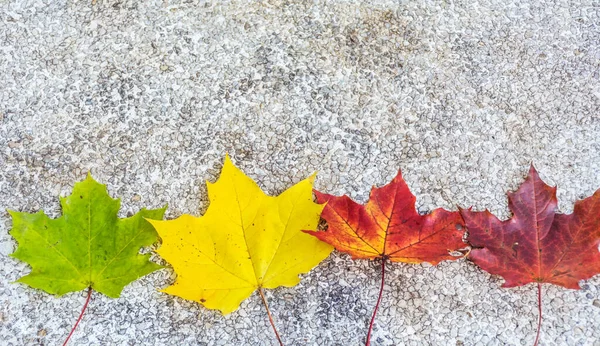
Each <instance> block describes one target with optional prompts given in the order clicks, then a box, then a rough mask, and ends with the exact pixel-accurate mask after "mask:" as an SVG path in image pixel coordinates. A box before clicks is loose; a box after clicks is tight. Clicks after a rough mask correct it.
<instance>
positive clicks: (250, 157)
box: [0, 0, 600, 346]
mask: <svg viewBox="0 0 600 346" xmlns="http://www.w3.org/2000/svg"><path fill="white" fill-rule="evenodd" d="M599 71H600V3H598V2H597V1H587V0H582V1H563V0H557V1H531V0H526V1H521V0H502V1H499V0H494V1H490V0H477V1H434V0H429V1H426V0H423V1H374V0H373V1H364V2H361V1H341V0H336V1H334V0H331V1H326V0H323V1H317V0H315V1H278V0H272V1H261V2H251V1H223V2H221V1H201V0H186V1H175V0H154V1H139V0H135V1H133V0H132V1H117V0H110V1H103V0H98V1H97V3H96V4H95V5H93V4H92V1H91V0H89V1H87V0H86V1H76V0H28V1H27V0H0V165H1V167H2V169H1V170H0V209H1V210H4V209H5V208H13V209H17V210H22V211H37V210H39V209H44V210H46V211H47V212H49V213H50V214H51V215H52V216H58V215H59V213H60V210H59V204H58V198H57V196H58V195H59V194H67V193H68V192H69V191H70V190H71V188H72V185H73V183H74V182H76V181H78V180H81V179H83V178H84V176H85V173H86V172H87V171H88V170H91V171H92V173H93V175H94V176H95V177H96V178H97V179H98V180H100V181H102V182H104V183H107V184H108V186H109V191H110V193H111V194H112V195H113V196H121V197H122V200H123V210H122V214H123V215H126V214H127V213H130V212H135V211H137V210H138V209H139V208H141V207H143V206H148V207H159V206H161V205H163V204H164V203H168V204H169V206H170V207H169V210H168V212H167V216H168V217H169V218H173V217H176V216H178V215H180V214H182V213H192V214H196V215H198V214H201V210H203V209H204V208H206V189H205V186H204V183H203V182H204V181H205V180H213V181H214V180H215V179H216V177H217V176H218V172H219V169H220V166H221V162H222V159H223V155H224V153H225V152H229V153H230V154H231V155H232V158H233V160H234V162H236V163H237V164H238V165H239V166H240V167H241V168H242V169H244V170H245V171H246V172H247V173H248V174H249V175H250V176H251V177H253V178H254V179H256V180H258V181H259V182H260V185H261V186H262V187H263V188H264V189H265V190H266V191H267V192H268V193H271V194H277V193H279V192H281V191H282V190H283V189H285V188H286V187H288V186H290V185H291V184H292V183H294V182H297V181H299V180H300V179H301V178H303V177H305V176H307V175H309V174H310V173H311V172H313V171H315V170H318V171H319V174H318V178H317V181H316V186H317V188H319V189H321V190H323V191H326V192H329V193H335V194H344V193H347V194H349V195H350V196H351V197H353V198H355V199H357V200H360V201H365V200H366V199H367V196H368V191H369V188H370V187H371V185H374V184H375V185H381V184H384V183H386V182H388V181H389V180H390V179H391V178H392V177H393V175H394V174H395V172H396V170H397V169H398V168H401V169H402V170H403V172H404V175H405V178H406V180H407V181H408V183H409V185H410V187H411V188H412V190H413V192H414V193H415V194H416V195H417V203H418V207H419V208H420V210H421V211H422V212H426V211H427V210H430V209H433V208H435V207H445V208H455V206H456V205H461V206H470V205H475V206H476V208H477V209H483V208H489V209H491V210H492V211H493V212H494V213H497V214H499V215H500V216H501V217H508V216H509V214H508V210H507V207H506V197H505V192H506V191H507V190H514V189H516V188H517V186H518V185H519V183H520V182H521V181H522V179H523V177H524V175H525V174H526V173H527V168H528V166H529V164H530V162H532V161H533V162H535V164H536V165H537V168H538V169H539V171H540V173H541V175H542V177H543V178H544V179H545V180H546V181H547V182H549V183H551V184H558V195H559V199H560V202H559V207H560V209H561V211H563V212H570V211H571V209H572V205H573V202H574V201H575V200H576V199H578V198H582V197H585V196H588V195H590V194H592V192H593V191H594V190H595V189H597V188H599V187H600V174H599V172H600V139H599V138H600V111H599V109H600V83H599V79H600V72H599ZM10 227H11V221H10V219H9V217H8V215H7V214H6V213H5V212H2V213H1V214H0V344H2V345H60V344H61V343H62V340H63V338H64V337H65V336H66V334H67V333H68V331H69V329H70V327H71V325H72V323H73V322H74V321H75V319H76V317H77V314H78V313H79V310H80V308H81V306H82V304H83V302H84V298H85V297H84V295H85V293H84V292H80V293H73V294H68V295H66V296H64V297H62V298H56V297H53V296H51V295H48V294H46V293H44V292H41V291H37V290H34V289H31V288H29V287H25V286H23V285H19V284H10V282H11V281H13V280H15V279H17V278H18V277H19V276H21V275H23V274H26V273H27V272H28V270H29V269H28V266H27V265H26V264H24V263H20V262H18V261H15V260H13V259H11V258H9V257H7V255H8V254H10V253H11V252H13V250H14V248H15V242H14V241H13V240H12V238H11V237H9V236H8V235H7V231H8V230H9V229H10ZM173 278H174V276H173V273H172V272H171V271H170V270H162V271H160V272H157V273H154V274H152V275H149V276H147V277H145V278H143V279H142V280H140V281H138V282H135V283H133V284H132V285H130V286H128V287H126V289H125V291H124V293H123V296H122V297H121V298H120V299H116V300H111V299H109V298H106V297H103V296H100V295H95V296H94V297H93V299H92V302H91V304H90V308H89V311H88V313H87V314H86V316H85V318H84V320H83V322H82V323H81V325H80V328H79V329H78V330H77V332H76V334H75V336H74V339H73V342H72V343H71V345H274V338H273V337H272V332H271V330H270V326H269V324H268V320H267V318H266V316H265V312H264V309H263V307H262V305H261V303H260V298H259V297H258V296H257V295H253V296H252V297H251V298H249V299H248V300H247V301H245V302H244V303H243V304H242V306H241V308H240V309H239V310H238V311H237V312H235V313H233V314H231V315H229V316H226V317H222V316H220V315H219V314H218V313H216V312H213V311H208V310H206V309H204V308H202V307H200V306H199V305H197V304H195V303H192V302H188V301H183V300H181V299H179V298H175V297H172V296H168V295H165V294H163V293H160V292H158V291H157V290H156V288H160V287H165V286H166V285H168V284H169V283H170V282H171V281H172V280H173ZM378 281H379V274H378V269H377V265H376V264H373V263H368V262H366V261H356V262H354V261H351V260H350V258H349V257H348V256H346V255H341V254H338V253H334V254H333V255H332V256H331V257H330V258H329V259H328V260H326V261H325V262H324V263H322V265H321V266H319V267H317V268H316V269H315V270H313V271H312V272H311V273H309V274H308V275H306V277H305V278H304V279H303V281H302V282H301V283H300V284H299V285H298V286H297V287H294V288H285V289H277V290H273V291H269V292H268V294H267V296H268V299H269V300H270V304H271V307H272V310H273V313H274V317H275V319H276V321H277V324H278V325H279V328H280V332H281V334H282V335H283V338H284V340H285V342H286V344H287V345H344V346H345V345H360V344H361V343H362V342H363V338H364V336H365V333H366V326H367V322H368V319H369V316H370V313H371V311H372V308H373V306H374V303H375V299H376V295H377V289H378V287H377V285H378ZM501 282H502V280H501V279H500V278H497V277H491V276H490V275H488V274H486V273H484V272H482V271H481V270H479V269H477V268H476V267H475V266H474V265H472V264H470V263H468V262H465V261H459V262H455V263H443V264H441V265H439V266H438V267H432V266H429V265H403V264H396V265H393V266H391V268H390V271H389V276H388V285H387V286H386V288H385V291H384V301H383V303H382V309H381V311H380V314H379V316H378V318H377V322H376V327H375V342H374V345H452V346H454V345H457V346H458V345H531V344H532V343H533V339H534V331H535V324H536V318H537V307H536V291H535V287H534V286H533V285H529V286H526V287H521V288H514V289H502V288H500V284H501ZM543 301H544V309H545V320H544V324H543V330H542V339H541V340H542V341H541V344H542V345H595V346H597V345H600V341H599V340H600V328H599V327H598V326H599V325H600V276H597V277H595V278H593V279H592V280H589V281H588V282H586V283H584V284H583V289H582V290H580V291H574V290H567V289H563V288H559V287H551V286H545V287H544V297H543Z"/></svg>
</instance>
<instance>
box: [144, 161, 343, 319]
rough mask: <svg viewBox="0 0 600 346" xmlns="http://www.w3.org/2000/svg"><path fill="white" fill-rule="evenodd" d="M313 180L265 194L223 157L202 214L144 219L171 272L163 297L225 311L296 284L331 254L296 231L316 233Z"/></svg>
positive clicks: (317, 208) (319, 212) (317, 207)
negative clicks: (256, 295) (172, 280)
mask: <svg viewBox="0 0 600 346" xmlns="http://www.w3.org/2000/svg"><path fill="white" fill-rule="evenodd" d="M313 180H314V175H313V176H311V177H309V178H308V179H305V180H303V181H301V182H299V183H298V184H296V185H294V186H292V187H291V188H289V189H288V190H286V191H285V192H283V193H282V194H281V195H279V196H278V197H271V196H267V195H266V194H265V193H263V192H262V190H261V189H260V187H259V186H258V185H257V184H256V183H255V182H254V181H253V180H252V179H250V178H249V177H247V176H246V175H244V173H243V172H242V171H240V170H239V169H238V168H237V167H235V166H234V165H233V163H232V162H231V160H230V159H229V156H226V157H225V163H224V166H223V170H222V172H221V176H220V178H219V179H218V180H217V182H215V183H214V184H211V183H207V186H208V197H209V200H210V206H209V207H208V210H207V211H206V213H205V214H204V215H203V216H202V217H194V216H191V215H182V216H181V217H179V218H178V219H175V220H170V221H153V220H150V222H151V223H152V224H153V225H154V227H155V228H156V230H157V231H158V233H159V235H160V237H161V238H162V245H161V246H160V248H159V249H158V251H157V252H158V254H159V255H160V256H161V257H162V258H164V259H165V260H166V261H167V262H169V263H170V264H171V265H172V266H173V269H174V270H175V273H177V279H176V281H175V283H174V284H173V285H172V286H170V287H167V288H166V289H165V290H164V292H166V293H168V294H172V295H176V296H179V297H182V298H184V299H188V300H193V301H196V302H198V303H200V304H202V305H204V306H205V307H207V308H209V309H218V310H220V311H221V312H222V313H223V314H228V313H230V312H232V311H234V310H236V309H237V308H238V307H239V305H240V303H241V302H242V301H243V300H244V299H246V298H248V297H249V296H250V295H251V294H252V293H253V292H254V291H255V290H257V289H258V291H259V293H260V295H261V297H262V298H263V302H264V303H265V306H266V300H265V299H264V295H263V292H262V289H263V288H276V287H280V286H287V287H291V286H294V285H296V284H297V283H298V282H299V281H300V278H299V277H298V275H299V274H301V273H306V272H308V271H310V270H311V269H312V268H313V267H314V266H316V265H317V264H318V263H319V262H321V261H322V260H323V259H325V258H326V257H327V256H328V255H329V254H330V253H331V251H332V250H333V249H332V247H331V246H329V245H327V244H325V243H322V242H320V241H318V240H317V239H315V238H314V237H311V236H309V235H307V234H305V233H303V232H302V230H303V229H315V228H316V226H317V223H318V221H319V215H320V214H321V210H322V209H323V206H321V205H318V204H315V203H314V202H313V199H312V193H311V190H312V184H313ZM267 310H268V307H267ZM269 317H270V314H269ZM273 327H274V326H273Z"/></svg>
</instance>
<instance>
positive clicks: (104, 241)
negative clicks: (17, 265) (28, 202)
mask: <svg viewBox="0 0 600 346" xmlns="http://www.w3.org/2000/svg"><path fill="white" fill-rule="evenodd" d="M60 204H61V206H62V211H63V215H62V216H61V217H59V218H57V219H51V218H49V217H48V216H47V215H46V214H44V212H43V211H39V212H37V213H35V214H30V213H22V212H16V211H9V213H10V215H11V216H12V218H13V228H12V230H11V231H10V234H11V235H12V236H13V237H14V238H15V239H16V240H17V242H18V243H19V246H18V248H17V250H16V251H15V252H14V253H13V254H12V255H11V256H12V257H14V258H17V259H19V260H21V261H24V262H27V263H29V264H30V265H31V267H32V271H31V273H30V274H28V275H26V276H24V277H22V278H20V279H19V280H17V282H21V283H24V284H27V285H29V286H31V287H35V288H39V289H42V290H44V291H46V292H48V293H51V294H57V295H63V294H65V293H68V292H74V291H80V290H83V289H85V288H91V289H94V290H96V291H98V292H101V293H103V294H105V295H107V296H109V297H112V298H118V297H119V295H120V294H121V291H122V290H123V288H124V287H125V286H126V285H127V284H129V283H130V282H132V281H134V280H136V279H138V278H140V277H142V276H144V275H146V274H149V273H151V272H153V271H155V270H157V269H160V268H162V267H161V266H160V265H158V264H156V263H152V262H150V261H149V260H148V259H149V257H150V255H149V254H146V255H141V254H139V250H140V248H141V247H144V246H149V245H151V244H153V243H154V242H156V240H157V234H156V231H155V230H154V228H153V227H152V225H150V223H149V222H148V221H146V220H145V219H144V218H149V219H155V220H160V219H162V217H163V214H164V212H165V209H166V207H164V208H161V209H154V210H146V209H142V210H141V211H140V212H138V213H137V214H135V215H133V216H131V217H128V218H124V219H120V218H118V217H117V212H118V211H119V208H120V206H121V202H120V200H119V199H112V198H111V197H110V196H109V195H108V193H107V191H106V186H105V185H103V184H100V183H98V182H97V181H95V180H94V179H93V178H92V176H91V175H90V174H88V176H87V178H86V179H85V180H84V181H82V182H79V183H77V184H75V187H74V188H73V193H72V194H71V195H70V196H68V197H61V198H60Z"/></svg>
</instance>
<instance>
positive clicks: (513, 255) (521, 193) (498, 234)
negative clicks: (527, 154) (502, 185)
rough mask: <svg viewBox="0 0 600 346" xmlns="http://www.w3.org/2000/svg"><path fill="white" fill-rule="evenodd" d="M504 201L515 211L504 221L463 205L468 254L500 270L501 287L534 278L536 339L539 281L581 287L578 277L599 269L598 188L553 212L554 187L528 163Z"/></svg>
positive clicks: (480, 263)
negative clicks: (567, 209)
mask: <svg viewBox="0 0 600 346" xmlns="http://www.w3.org/2000/svg"><path fill="white" fill-rule="evenodd" d="M508 207H509V209H510V210H511V212H512V213H513V216H512V217H511V218H510V219H509V220H506V221H500V220H499V219H498V218H497V217H495V216H494V215H492V214H491V213H490V212H489V211H487V210H486V211H483V212H473V211H471V210H470V209H469V210H465V209H462V210H461V214H462V216H463V218H464V220H465V224H466V226H467V233H468V237H467V240H468V242H469V243H470V244H471V246H472V247H473V249H472V250H471V252H470V254H469V259H470V260H472V261H473V262H475V264H477V265H478V266H479V267H481V268H482V269H483V270H485V271H487V272H489V273H491V274H496V275H500V276H502V277H503V278H504V280H505V282H504V284H503V285H502V287H515V286H522V285H525V284H528V283H532V282H533V283H537V284H538V302H539V312H540V314H539V320H538V331H537V337H536V340H535V343H534V344H535V345H537V342H538V339H539V332H540V326H541V320H542V310H541V309H542V306H541V284H542V283H550V284H555V285H559V286H563V287H566V288H572V289H579V288H580V287H579V281H580V280H585V279H589V278H591V277H592V276H594V275H596V274H598V273H600V251H599V250H598V244H599V243H600V190H598V191H596V193H595V194H594V195H593V196H591V197H588V198H586V199H584V200H581V201H577V202H576V203H575V208H574V211H573V213H572V214H568V215H567V214H557V213H556V207H557V199H556V187H550V186H548V185H547V184H546V183H544V182H543V181H542V180H541V179H540V177H539V175H538V173H537V171H536V170H535V168H534V167H533V165H532V166H531V168H530V170H529V175H528V177H527V179H526V180H525V182H524V183H523V184H522V185H521V186H520V187H519V189H518V190H517V191H516V192H514V193H508Z"/></svg>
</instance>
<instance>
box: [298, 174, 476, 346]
mask: <svg viewBox="0 0 600 346" xmlns="http://www.w3.org/2000/svg"><path fill="white" fill-rule="evenodd" d="M314 192H315V195H316V196H317V201H318V202H319V203H325V202H326V203H327V205H326V206H325V208H324V209H323V212H322V214H321V217H322V218H323V219H325V220H326V221H327V229H326V230H324V231H305V232H306V233H309V234H312V235H314V236H315V237H317V238H319V239H321V240H322V241H324V242H327V243H329V244H331V245H333V246H334V247H335V248H336V249H337V250H339V251H342V252H345V253H348V254H350V255H351V256H352V257H353V258H362V259H371V260H375V259H378V260H381V288H380V290H379V298H378V299H377V304H376V306H375V310H374V312H373V317H372V318H371V323H370V326H369V332H368V334H367V341H366V345H369V342H370V337H371V330H372V327H373V321H374V319H375V315H376V313H377V309H378V308H379V303H380V301H381V294H382V292H383V285H384V282H385V281H384V280H385V262H386V260H388V259H389V260H390V261H393V262H406V263H421V262H429V263H431V264H434V265H435V264H437V263H439V262H440V261H443V260H455V259H457V258H460V255H459V256H458V257H457V256H455V255H453V252H456V251H459V249H462V248H464V247H465V245H466V244H465V243H464V242H463V240H462V238H463V235H464V223H463V220H462V217H461V216H460V213H458V212H450V211H447V210H444V209H441V208H440V209H435V210H434V211H432V212H431V213H430V214H427V215H420V214H419V213H418V212H417V210H416V209H415V200H416V198H415V196H414V195H413V194H412V193H411V192H410V190H409V189H408V186H407V185H406V182H404V179H402V174H401V172H398V175H397V176H396V177H395V178H394V180H392V182H391V183H389V184H388V185H385V186H383V187H380V188H376V187H373V188H372V189H371V195H370V197H369V201H368V202H367V204H366V205H361V204H358V203H356V202H354V201H353V200H351V199H350V198H349V197H348V196H341V197H337V196H332V195H328V194H324V193H320V192H318V191H314Z"/></svg>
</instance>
